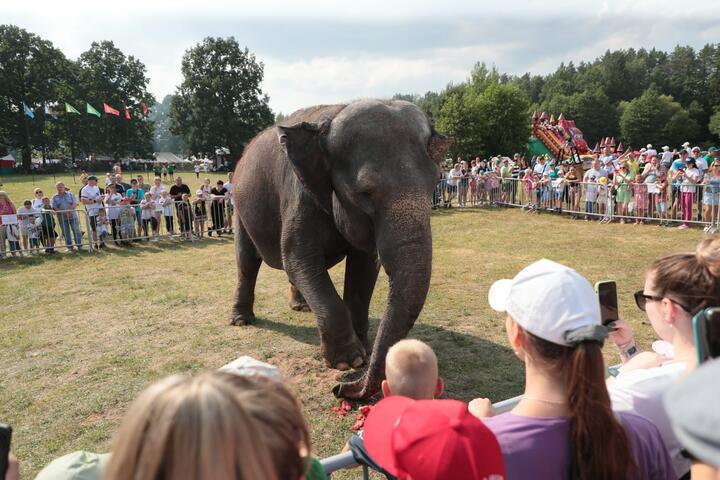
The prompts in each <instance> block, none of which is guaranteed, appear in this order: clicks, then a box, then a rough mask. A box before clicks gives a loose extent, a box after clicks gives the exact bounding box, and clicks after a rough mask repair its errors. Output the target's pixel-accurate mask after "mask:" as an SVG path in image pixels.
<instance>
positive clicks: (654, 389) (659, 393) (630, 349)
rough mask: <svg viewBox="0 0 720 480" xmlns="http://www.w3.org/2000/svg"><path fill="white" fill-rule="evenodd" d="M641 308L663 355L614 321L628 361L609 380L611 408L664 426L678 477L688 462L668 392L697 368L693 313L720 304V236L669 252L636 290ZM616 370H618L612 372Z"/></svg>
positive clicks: (616, 338)
mask: <svg viewBox="0 0 720 480" xmlns="http://www.w3.org/2000/svg"><path fill="white" fill-rule="evenodd" d="M635 302H636V303H637V306H638V308H640V310H642V311H644V312H645V313H646V314H647V317H648V320H650V324H651V325H652V327H653V330H655V333H656V334H657V335H658V336H659V337H660V339H661V340H663V341H664V345H665V349H664V350H665V351H664V354H659V353H656V352H642V353H639V352H638V349H637V347H636V346H635V341H634V339H633V335H632V330H631V329H630V327H629V326H628V324H627V323H625V322H624V321H618V322H615V324H614V325H613V332H612V333H610V338H611V339H612V340H613V342H614V343H615V344H616V345H617V346H618V349H619V350H620V355H621V358H622V360H623V362H624V364H623V365H622V366H621V367H620V368H619V369H618V372H617V374H616V376H615V378H614V379H611V380H610V381H609V383H608V388H609V391H610V398H611V400H612V403H613V409H614V410H616V411H623V412H632V413H636V414H638V415H642V416H643V417H645V418H648V419H650V420H651V421H652V422H653V423H654V424H655V425H656V426H657V427H658V429H659V430H660V433H661V434H662V436H663V440H664V441H665V445H666V447H667V449H668V451H669V452H670V455H671V457H672V460H673V464H674V466H675V471H676V473H677V475H678V477H681V476H683V475H685V474H686V473H687V471H688V470H689V468H690V462H689V460H687V459H686V458H685V457H684V456H683V455H682V453H681V450H682V446H681V445H680V442H679V441H678V440H677V438H676V437H675V435H674V434H673V432H672V429H671V427H670V422H669V420H668V418H667V414H666V413H665V409H664V408H663V405H662V397H663V395H664V394H665V392H666V391H667V390H668V389H669V388H670V387H671V386H672V385H673V384H674V383H675V382H677V380H678V379H679V378H681V377H682V376H684V375H686V374H687V373H688V372H689V371H690V370H692V369H694V368H695V367H696V366H697V355H696V352H695V339H694V334H693V326H692V317H693V316H694V315H695V314H697V313H698V312H699V311H701V310H702V309H704V308H707V307H713V306H718V305H719V304H720V239H718V238H715V239H712V238H708V239H706V240H704V241H703V242H701V243H700V244H699V245H698V247H697V249H696V250H695V252H684V253H675V254H672V255H667V256H665V257H662V258H660V259H658V260H656V261H655V262H654V263H653V264H652V265H651V266H650V269H649V270H648V272H647V273H646V274H645V285H644V287H643V289H642V290H638V291H637V292H635ZM613 373H615V372H613Z"/></svg>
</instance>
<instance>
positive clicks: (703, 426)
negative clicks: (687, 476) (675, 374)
mask: <svg viewBox="0 0 720 480" xmlns="http://www.w3.org/2000/svg"><path fill="white" fill-rule="evenodd" d="M718 378H720V359H716V360H712V361H710V362H708V363H705V364H703V365H702V366H700V368H698V369H697V370H695V372H693V373H692V374H690V375H689V376H688V377H687V379H686V380H685V381H684V382H681V383H678V384H677V385H675V386H674V387H672V388H671V389H670V390H669V391H668V392H667V394H666V395H665V410H666V411H667V413H668V416H669V417H670V423H671V424H672V429H673V432H674V433H675V436H676V437H677V438H678V440H680V443H681V444H682V445H683V446H684V447H685V448H686V449H687V450H688V451H689V452H690V453H691V454H692V455H693V456H694V457H697V458H698V459H699V460H701V461H702V462H704V463H707V464H709V465H712V466H713V467H715V468H720V409H719V408H718V405H720V382H718Z"/></svg>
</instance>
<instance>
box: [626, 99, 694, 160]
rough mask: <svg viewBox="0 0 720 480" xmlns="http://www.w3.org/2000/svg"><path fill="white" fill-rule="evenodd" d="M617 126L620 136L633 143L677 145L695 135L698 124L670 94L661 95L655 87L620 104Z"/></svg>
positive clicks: (637, 145)
mask: <svg viewBox="0 0 720 480" xmlns="http://www.w3.org/2000/svg"><path fill="white" fill-rule="evenodd" d="M621 109H622V116H621V117H620V129H621V132H622V136H623V139H624V140H625V141H626V142H627V143H628V144H629V145H632V146H635V147H639V146H641V145H644V144H645V143H648V142H650V143H652V144H654V145H658V146H660V145H673V146H675V145H680V144H682V143H683V142H684V141H686V140H688V139H691V138H695V137H696V135H697V131H698V129H699V126H698V124H697V122H695V120H692V119H691V118H690V115H689V114H688V112H687V110H685V109H684V108H683V107H682V106H681V105H680V104H679V103H678V102H676V101H675V100H674V99H673V97H671V96H669V95H661V94H660V93H659V92H658V91H657V90H655V89H654V88H650V89H648V90H646V91H645V92H644V93H643V94H642V95H641V96H640V97H638V98H636V99H634V100H632V101H630V102H627V103H626V104H624V105H622V107H621Z"/></svg>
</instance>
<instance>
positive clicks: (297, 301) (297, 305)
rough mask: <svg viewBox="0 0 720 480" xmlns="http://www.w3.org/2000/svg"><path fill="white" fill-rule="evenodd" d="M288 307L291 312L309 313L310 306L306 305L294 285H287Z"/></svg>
mask: <svg viewBox="0 0 720 480" xmlns="http://www.w3.org/2000/svg"><path fill="white" fill-rule="evenodd" d="M288 305H290V308H291V309H292V310H295V311H296V312H309V311H310V305H308V303H307V301H306V300H305V297H303V294H302V293H300V290H298V289H297V288H296V287H295V285H293V284H292V283H288Z"/></svg>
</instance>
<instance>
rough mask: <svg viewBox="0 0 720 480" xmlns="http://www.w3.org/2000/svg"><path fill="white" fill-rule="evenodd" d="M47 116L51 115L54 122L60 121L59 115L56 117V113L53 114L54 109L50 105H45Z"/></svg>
mask: <svg viewBox="0 0 720 480" xmlns="http://www.w3.org/2000/svg"><path fill="white" fill-rule="evenodd" d="M45 115H50V116H51V117H52V119H53V120H57V119H58V118H57V115H55V113H53V109H52V107H51V106H50V105H48V104H47V103H46V104H45Z"/></svg>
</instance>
